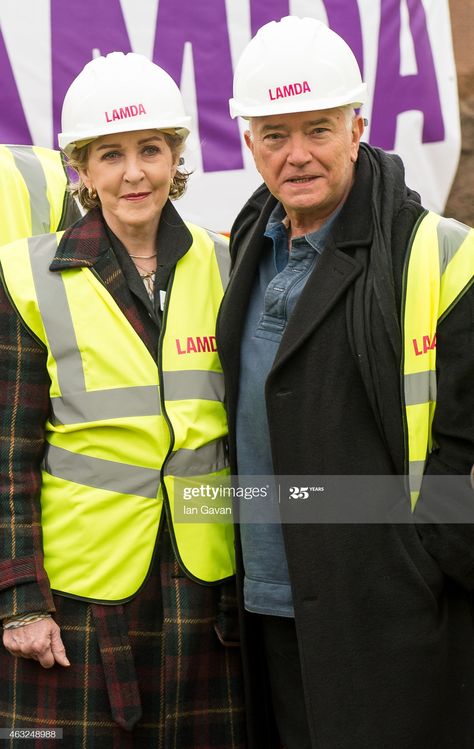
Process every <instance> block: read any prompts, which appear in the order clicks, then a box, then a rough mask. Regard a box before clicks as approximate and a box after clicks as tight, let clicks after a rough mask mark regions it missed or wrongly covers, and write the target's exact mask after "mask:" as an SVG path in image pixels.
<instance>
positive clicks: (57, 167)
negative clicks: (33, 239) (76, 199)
mask: <svg viewBox="0 0 474 749" xmlns="http://www.w3.org/2000/svg"><path fill="white" fill-rule="evenodd" d="M66 185H67V176H66V172H65V169H64V166H63V163H62V159H61V153H60V152H59V151H55V150H53V149H51V148H41V147H40V146H7V145H0V215H1V220H0V245H3V244H7V243H8V242H14V241H15V240H16V239H23V238H26V237H30V236H32V235H34V234H48V233H49V232H52V231H57V230H58V229H61V228H62V229H66V228H67V226H66V224H65V223H64V222H63V223H61V220H62V219H63V217H64V216H65V215H66V213H67V211H68V209H70V208H72V207H73V199H72V196H69V195H68V194H67V192H66ZM79 216H80V212H79V210H78V209H76V208H74V211H73V213H72V220H71V221H68V222H67V223H72V221H75V220H76V219H77V218H79Z"/></svg>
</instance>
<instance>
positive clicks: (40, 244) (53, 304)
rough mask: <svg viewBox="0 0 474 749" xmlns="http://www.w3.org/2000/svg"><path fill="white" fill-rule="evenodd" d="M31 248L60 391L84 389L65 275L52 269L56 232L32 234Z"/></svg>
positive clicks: (37, 289) (74, 391)
mask: <svg viewBox="0 0 474 749" xmlns="http://www.w3.org/2000/svg"><path fill="white" fill-rule="evenodd" d="M28 248H29V251H30V262H31V267H32V269H33V279H34V283H35V289H36V296H37V298H38V305H39V311H40V314H41V318H42V321H43V325H44V329H45V332H46V336H47V338H48V343H49V347H50V349H51V353H52V355H53V357H54V359H55V361H56V364H57V371H58V382H59V387H60V389H61V393H63V394H65V393H68V392H69V393H78V392H84V391H85V389H86V385H85V379H84V371H83V368H82V359H81V354H80V351H79V348H78V345H77V339H76V332H75V330H74V325H73V322H72V317H71V312H70V309H69V303H68V300H67V296H66V289H65V287H64V282H63V278H62V274H61V273H57V272H54V273H53V272H51V271H50V270H49V265H50V263H51V261H52V259H53V257H54V255H55V253H56V249H57V239H56V235H54V234H51V235H48V236H45V237H31V238H30V239H29V240H28Z"/></svg>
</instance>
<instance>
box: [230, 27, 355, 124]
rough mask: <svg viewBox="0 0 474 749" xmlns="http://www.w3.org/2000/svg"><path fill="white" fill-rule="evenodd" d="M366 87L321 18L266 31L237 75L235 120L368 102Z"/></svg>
mask: <svg viewBox="0 0 474 749" xmlns="http://www.w3.org/2000/svg"><path fill="white" fill-rule="evenodd" d="M365 96H366V84H365V83H363V82H362V79H361V75H360V70H359V66H358V64H357V60H356V58H355V57H354V54H353V52H352V50H351V48H350V47H349V46H348V45H347V44H346V42H345V41H344V39H342V37H340V36H339V35H338V34H336V33H335V32H334V31H332V30H331V29H330V28H329V27H328V26H326V24H324V23H322V21H318V20H316V19H315V18H298V17H297V16H286V17H285V18H282V19H281V20H280V21H271V22H270V23H267V24H265V26H262V27H261V28H260V29H259V30H258V31H257V33H256V35H255V36H254V37H253V39H251V41H250V42H249V44H248V45H247V47H246V48H245V49H244V51H243V53H242V55H241V57H240V59H239V61H238V63H237V67H236V69H235V73H234V96H233V98H232V99H230V101H229V106H230V115H231V117H238V116H240V117H245V118H247V119H248V118H250V117H262V116H266V115H272V114H288V113H291V112H310V111H313V110H318V109H332V108H333V107H341V106H345V105H346V104H352V105H353V106H354V107H358V106H360V105H361V104H363V103H364V101H365Z"/></svg>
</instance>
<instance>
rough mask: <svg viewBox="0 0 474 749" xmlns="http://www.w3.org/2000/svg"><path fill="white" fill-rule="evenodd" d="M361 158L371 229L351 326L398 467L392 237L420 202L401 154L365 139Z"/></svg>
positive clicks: (351, 305)
mask: <svg viewBox="0 0 474 749" xmlns="http://www.w3.org/2000/svg"><path fill="white" fill-rule="evenodd" d="M359 159H361V160H365V162H366V164H368V166H369V172H370V175H371V181H372V187H371V194H370V198H368V202H369V203H370V209H369V210H370V214H369V215H370V221H371V223H372V230H373V234H372V243H371V246H370V249H369V253H367V249H366V248H364V250H363V251H361V252H360V253H358V252H357V251H356V253H355V257H356V259H358V260H359V262H361V264H362V266H363V272H362V273H361V275H360V276H359V277H358V278H357V279H356V281H355V283H354V285H353V288H352V290H351V293H350V294H349V296H348V306H347V319H348V329H349V334H350V338H351V340H352V346H353V349H354V355H355V356H356V359H357V361H358V362H359V367H360V370H361V374H362V378H363V380H364V383H365V387H366V391H367V395H368V398H369V400H370V403H371V406H372V410H373V413H374V415H375V418H376V421H377V423H378V426H379V429H380V433H381V435H382V437H383V438H384V440H385V442H386V445H387V448H388V449H389V451H390V453H391V454H392V456H393V459H394V464H395V466H396V468H397V470H398V471H403V465H401V464H400V461H401V454H400V451H399V450H396V449H394V444H397V443H398V442H399V440H394V439H393V437H394V435H393V433H392V430H391V427H390V424H391V423H392V422H393V408H397V409H398V410H399V409H400V405H401V401H400V382H401V373H400V368H401V361H402V333H401V322H400V301H399V293H398V289H397V284H396V283H395V278H394V267H393V255H392V236H393V232H394V231H395V230H396V218H397V215H398V213H399V211H400V209H401V208H402V206H403V204H404V203H405V202H406V201H407V200H412V201H413V200H414V201H416V202H419V196H418V195H417V194H416V193H414V192H413V191H412V190H409V188H407V186H406V184H405V178H404V167H403V163H402V161H401V159H400V158H399V157H398V156H396V155H392V154H387V153H385V152H384V151H381V150H379V149H377V148H373V147H371V146H368V145H367V144H365V143H362V144H361V146H360V152H359ZM398 273H399V270H398ZM398 285H399V284H398Z"/></svg>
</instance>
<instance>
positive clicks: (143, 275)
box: [135, 263, 156, 278]
mask: <svg viewBox="0 0 474 749" xmlns="http://www.w3.org/2000/svg"><path fill="white" fill-rule="evenodd" d="M135 266H136V268H137V270H138V274H139V276H140V278H151V277H152V276H154V275H155V273H156V268H155V269H154V270H146V268H142V266H141V265H138V263H135Z"/></svg>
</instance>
